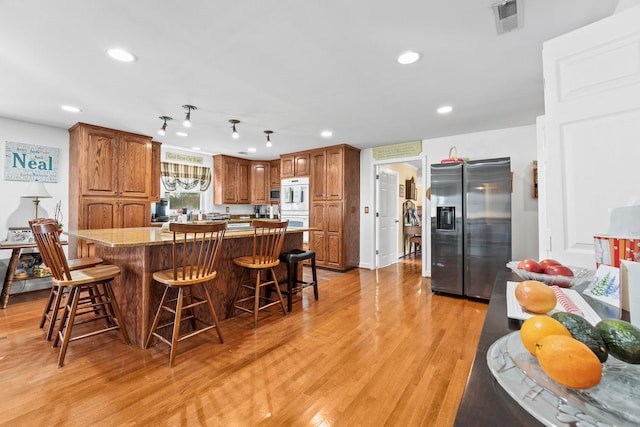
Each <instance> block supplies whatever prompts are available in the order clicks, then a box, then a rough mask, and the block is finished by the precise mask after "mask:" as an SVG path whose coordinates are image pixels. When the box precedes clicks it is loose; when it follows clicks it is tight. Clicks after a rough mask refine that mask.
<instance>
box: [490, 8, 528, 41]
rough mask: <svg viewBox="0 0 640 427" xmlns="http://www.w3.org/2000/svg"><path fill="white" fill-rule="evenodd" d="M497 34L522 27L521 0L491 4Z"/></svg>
mask: <svg viewBox="0 0 640 427" xmlns="http://www.w3.org/2000/svg"><path fill="white" fill-rule="evenodd" d="M492 7H493V14H494V16H495V18H496V31H497V32H498V34H502V33H508V32H509V31H513V30H515V29H516V28H520V27H522V24H523V21H522V0H506V1H501V2H498V3H494V4H493V6H492Z"/></svg>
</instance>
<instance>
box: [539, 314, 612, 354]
mask: <svg viewBox="0 0 640 427" xmlns="http://www.w3.org/2000/svg"><path fill="white" fill-rule="evenodd" d="M551 317H553V318H554V319H556V320H557V321H558V322H560V323H562V324H563V325H564V327H565V328H567V329H568V330H569V332H571V336H572V337H573V338H575V339H577V340H578V341H580V342H581V343H583V344H585V345H586V346H587V347H589V348H590V349H591V351H593V352H594V353H595V355H596V356H598V359H599V360H600V362H602V363H604V362H606V361H607V357H609V351H608V350H607V344H606V343H605V340H604V339H603V338H602V336H601V335H600V333H599V332H598V330H597V329H596V328H595V327H594V326H593V325H592V324H591V323H589V321H588V320H587V319H585V318H584V317H582V316H579V315H577V314H574V313H566V312H563V311H559V312H556V313H553V314H552V315H551Z"/></svg>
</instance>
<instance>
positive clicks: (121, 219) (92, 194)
mask: <svg viewBox="0 0 640 427" xmlns="http://www.w3.org/2000/svg"><path fill="white" fill-rule="evenodd" d="M69 165H70V167H69V228H70V229H78V230H82V229H99V228H123V227H140V226H148V225H149V224H150V222H151V201H152V200H155V199H156V198H159V195H160V194H159V193H160V187H159V185H160V144H159V143H153V142H152V140H151V137H148V136H144V135H138V134H133V133H129V132H122V131H119V130H114V129H108V128H103V127H100V126H94V125H89V124H85V123H77V124H75V125H74V126H72V127H71V128H70V129H69ZM87 248H88V246H87V245H85V244H84V243H82V242H78V241H77V240H76V239H70V240H69V253H70V254H77V256H88V255H91V254H90V253H88V252H87ZM74 257H75V256H74Z"/></svg>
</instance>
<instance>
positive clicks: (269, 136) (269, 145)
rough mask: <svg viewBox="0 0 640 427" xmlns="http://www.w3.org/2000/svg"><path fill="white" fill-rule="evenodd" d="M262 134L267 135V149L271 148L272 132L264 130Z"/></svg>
mask: <svg viewBox="0 0 640 427" xmlns="http://www.w3.org/2000/svg"><path fill="white" fill-rule="evenodd" d="M264 133H265V134H267V147H271V146H273V144H272V143H271V134H272V133H273V131H272V130H265V131H264Z"/></svg>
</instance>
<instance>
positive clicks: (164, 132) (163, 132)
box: [158, 116, 173, 136]
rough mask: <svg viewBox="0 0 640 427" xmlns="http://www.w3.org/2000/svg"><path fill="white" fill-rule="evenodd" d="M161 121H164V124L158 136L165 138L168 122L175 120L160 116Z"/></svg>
mask: <svg viewBox="0 0 640 427" xmlns="http://www.w3.org/2000/svg"><path fill="white" fill-rule="evenodd" d="M159 119H160V120H162V121H164V123H162V127H161V128H160V129H158V135H160V136H164V135H165V134H166V133H167V122H168V121H169V120H173V118H172V117H169V116H160V117H159Z"/></svg>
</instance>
